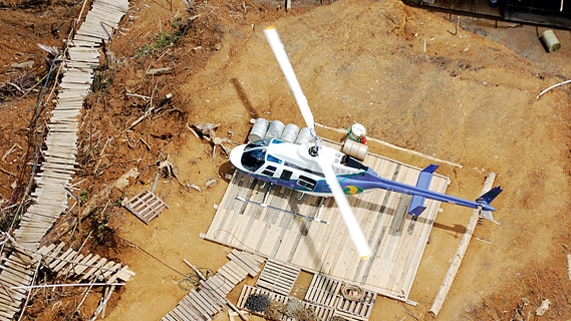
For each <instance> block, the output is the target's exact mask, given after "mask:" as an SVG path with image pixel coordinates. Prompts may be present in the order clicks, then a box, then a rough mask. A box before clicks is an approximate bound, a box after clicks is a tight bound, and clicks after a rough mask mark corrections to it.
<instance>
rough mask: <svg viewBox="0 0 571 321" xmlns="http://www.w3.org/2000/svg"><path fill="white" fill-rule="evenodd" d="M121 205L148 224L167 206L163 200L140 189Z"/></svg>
mask: <svg viewBox="0 0 571 321" xmlns="http://www.w3.org/2000/svg"><path fill="white" fill-rule="evenodd" d="M123 206H125V208H126V209H127V210H129V212H131V213H133V215H135V216H136V217H138V218H139V219H140V220H141V221H143V222H144V223H145V224H149V222H150V221H152V220H153V219H155V218H156V217H157V216H159V214H161V213H162V211H163V210H165V209H166V208H168V206H167V204H166V203H165V202H163V201H162V200H161V199H160V198H159V197H158V196H156V195H155V194H153V193H151V192H149V191H147V190H144V191H142V192H141V193H139V194H137V195H135V196H134V197H133V198H131V199H125V200H124V201H123Z"/></svg>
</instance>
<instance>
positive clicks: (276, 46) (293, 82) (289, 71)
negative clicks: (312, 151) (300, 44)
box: [264, 26, 315, 130]
mask: <svg viewBox="0 0 571 321" xmlns="http://www.w3.org/2000/svg"><path fill="white" fill-rule="evenodd" d="M264 34H265V35H266V39H267V40H268V43H269V44H270V47H271V48H272V51H273V52H274V55H275V56H276V59H277V60H278V63H279V65H280V67H281V69H282V72H283V73H284V76H285V78H286V80H287V82H288V84H289V87H290V88H291V91H292V92H293V96H294V97H295V101H296V102H297V105H298V106H299V109H300V110H301V115H302V116H303V119H304V120H305V123H306V124H307V127H309V129H313V130H315V122H314V120H313V114H312V113H311V109H309V104H308V103H307V98H305V95H304V94H303V91H302V90H301V86H300V85H299V81H298V80H297V77H296V76H295V72H294V71H293V67H292V66H291V63H290V61H289V58H288V56H287V53H286V51H285V48H284V44H283V43H282V41H281V39H280V36H279V35H278V31H277V30H276V27H274V26H269V27H267V28H266V29H264Z"/></svg>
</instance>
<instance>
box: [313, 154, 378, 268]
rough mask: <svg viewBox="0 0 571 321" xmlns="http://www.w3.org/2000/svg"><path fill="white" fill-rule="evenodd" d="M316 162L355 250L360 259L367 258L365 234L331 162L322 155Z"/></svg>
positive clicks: (367, 246) (367, 247) (369, 250)
mask: <svg viewBox="0 0 571 321" xmlns="http://www.w3.org/2000/svg"><path fill="white" fill-rule="evenodd" d="M317 163H318V164H319V166H320V167H321V170H323V174H324V175H325V181H326V182H327V184H328V185H329V188H330V189H331V192H332V193H333V197H334V198H335V202H336V203H337V207H339V211H340V212H341V216H342V217H343V220H344V221H345V225H347V229H348V230H349V235H350V236H351V240H352V241H353V243H354V244H355V247H356V248H357V252H359V256H361V258H362V259H366V258H368V257H369V256H371V248H370V247H369V244H368V243H367V240H366V239H365V235H364V234H363V231H362V230H361V227H360V226H359V223H358V222H357V219H356V218H355V215H354V214H353V210H351V205H350V204H349V201H348V200H347V196H345V193H343V189H342V188H341V184H339V181H338V180H337V176H336V175H335V172H334V171H333V167H331V164H330V163H329V162H328V161H327V160H326V159H325V158H323V157H322V156H317Z"/></svg>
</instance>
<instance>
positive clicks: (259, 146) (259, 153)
mask: <svg viewBox="0 0 571 321" xmlns="http://www.w3.org/2000/svg"><path fill="white" fill-rule="evenodd" d="M271 140H272V139H271V138H267V139H262V140H257V141H255V142H252V143H249V144H248V145H246V147H245V148H244V153H243V154H242V166H244V168H245V169H247V170H249V171H252V172H255V171H256V170H258V169H259V168H260V167H261V166H262V165H264V163H265V161H266V152H267V150H268V146H269V145H270V142H271Z"/></svg>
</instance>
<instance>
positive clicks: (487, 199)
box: [476, 186, 503, 221]
mask: <svg viewBox="0 0 571 321" xmlns="http://www.w3.org/2000/svg"><path fill="white" fill-rule="evenodd" d="M502 191H503V189H502V187H501V186H496V187H494V188H492V189H491V190H489V191H487V192H486V193H484V194H483V195H482V196H480V197H478V198H477V199H476V203H478V204H480V206H481V207H482V209H481V211H480V217H483V218H485V219H487V220H490V221H494V217H493V216H492V212H493V211H495V210H496V209H495V208H493V207H492V206H491V205H490V203H491V202H492V201H493V200H494V199H495V198H496V197H498V195H500V193H501V192H502Z"/></svg>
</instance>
